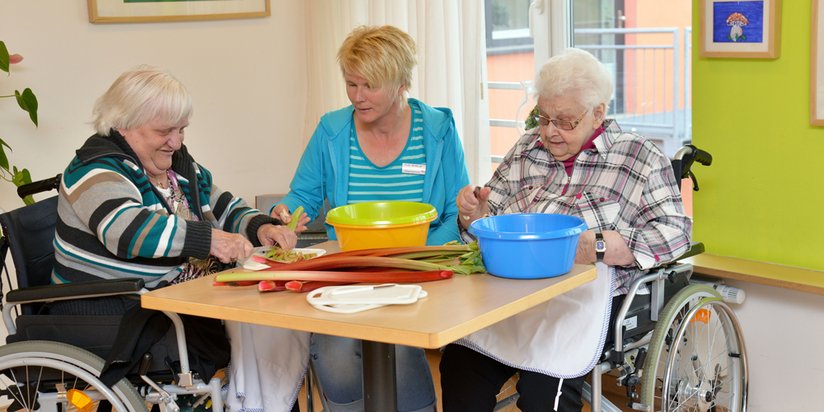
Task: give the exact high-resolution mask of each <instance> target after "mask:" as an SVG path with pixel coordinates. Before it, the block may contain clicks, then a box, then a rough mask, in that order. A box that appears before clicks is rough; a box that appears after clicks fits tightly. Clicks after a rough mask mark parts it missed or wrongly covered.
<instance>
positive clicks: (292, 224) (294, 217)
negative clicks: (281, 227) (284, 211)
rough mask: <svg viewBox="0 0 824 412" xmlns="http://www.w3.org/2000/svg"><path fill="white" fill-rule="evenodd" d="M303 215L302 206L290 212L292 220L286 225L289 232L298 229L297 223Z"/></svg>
mask: <svg viewBox="0 0 824 412" xmlns="http://www.w3.org/2000/svg"><path fill="white" fill-rule="evenodd" d="M301 215H303V206H298V207H296V208H295V211H294V212H292V220H290V221H289V223H287V224H286V227H288V228H289V229H290V230H295V229H296V228H297V227H298V222H299V221H300V216H301Z"/></svg>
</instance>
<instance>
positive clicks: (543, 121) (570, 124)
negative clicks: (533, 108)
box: [533, 109, 589, 131]
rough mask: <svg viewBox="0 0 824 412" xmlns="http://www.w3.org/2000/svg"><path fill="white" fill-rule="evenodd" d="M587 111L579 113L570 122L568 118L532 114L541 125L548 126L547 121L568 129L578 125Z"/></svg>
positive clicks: (562, 128)
mask: <svg viewBox="0 0 824 412" xmlns="http://www.w3.org/2000/svg"><path fill="white" fill-rule="evenodd" d="M587 112H589V109H587V110H585V111H584V112H583V113H581V115H580V116H578V119H577V120H573V121H571V122H570V121H569V120H559V119H550V118H549V117H546V116H544V115H542V114H536V115H535V116H533V118H534V119H535V121H536V122H538V124H540V125H541V126H544V127H546V126H549V123H552V124H553V125H554V126H555V127H557V128H559V129H561V130H566V131H569V130H572V129H575V128H576V127H578V124H580V123H581V119H583V118H584V116H586V114H587Z"/></svg>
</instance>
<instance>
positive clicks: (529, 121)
mask: <svg viewBox="0 0 824 412" xmlns="http://www.w3.org/2000/svg"><path fill="white" fill-rule="evenodd" d="M538 114H540V112H539V111H538V105H537V104H536V105H535V107H533V108H532V111H531V112H529V114H528V115H527V117H526V122H524V123H525V124H524V128H525V129H526V130H530V129H532V128H535V127H538V122H537V121H535V116H537V115H538Z"/></svg>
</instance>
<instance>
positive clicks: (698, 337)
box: [496, 145, 748, 412]
mask: <svg viewBox="0 0 824 412" xmlns="http://www.w3.org/2000/svg"><path fill="white" fill-rule="evenodd" d="M696 161H697V162H698V163H700V164H702V165H707V166H708V165H710V164H711V163H712V156H710V154H709V153H707V152H705V151H702V150H701V149H698V148H696V147H695V146H692V145H686V146H684V147H682V148H681V149H680V150H678V152H677V153H676V154H675V156H674V157H673V159H672V166H673V171H674V172H675V176H677V177H678V178H679V179H678V180H679V181H680V179H686V178H689V179H691V181H692V186H693V190H698V182H697V179H696V177H695V175H694V174H693V172H692V170H691V167H692V165H693V164H694V162H696ZM703 251H704V246H703V244H701V243H693V244H692V245H691V248H690V250H689V251H687V253H686V254H685V255H683V256H681V257H680V258H679V260H678V261H676V262H674V263H671V264H669V265H666V266H663V267H660V268H657V269H655V270H652V271H650V272H647V273H646V274H644V275H642V276H641V277H639V278H638V279H636V280H634V281H633V283H632V284H631V286H630V288H629V292H628V293H627V294H626V295H625V297H624V298H623V300H622V302H621V303H620V305H619V306H617V307H615V306H613V310H612V314H611V316H610V325H611V329H610V330H609V332H608V335H607V339H606V343H605V345H604V351H603V353H602V356H601V358H600V361H599V362H598V363H597V364H596V365H595V368H594V369H593V370H592V372H591V373H590V379H589V382H585V383H584V388H583V398H584V400H585V401H586V402H588V403H589V404H590V406H591V411H592V412H601V411H607V412H620V411H622V409H621V408H619V407H618V406H616V405H615V404H614V403H612V402H610V401H609V400H608V399H607V398H606V397H605V396H604V395H603V393H602V390H603V386H602V378H603V375H604V374H610V375H612V376H614V377H615V381H616V383H617V385H619V386H622V387H624V388H625V389H626V395H627V399H628V405H627V406H628V407H630V408H632V409H633V410H640V411H655V412H658V411H664V412H666V411H702V412H718V411H733V412H738V411H746V409H747V390H748V371H747V353H746V347H745V344H744V337H743V334H742V332H741V326H740V324H739V322H738V320H737V318H736V316H735V314H734V313H733V311H732V309H731V308H730V307H729V305H728V304H727V303H726V302H725V301H724V300H723V299H722V297H721V295H720V294H719V293H718V291H716V290H715V289H714V288H713V287H712V286H711V285H709V284H707V283H697V282H690V280H691V278H692V274H693V271H692V265H691V264H689V263H684V262H681V261H680V260H681V259H685V258H687V257H690V256H694V255H697V254H699V253H702V252H703ZM613 302H614V303H615V302H616V300H613ZM509 392H511V390H507V391H506V394H504V395H499V399H500V400H499V402H498V405H497V407H496V411H503V410H506V409H507V408H509V407H510V406H511V405H512V403H514V402H515V401H516V400H517V393H516V394H514V395H510V394H509Z"/></svg>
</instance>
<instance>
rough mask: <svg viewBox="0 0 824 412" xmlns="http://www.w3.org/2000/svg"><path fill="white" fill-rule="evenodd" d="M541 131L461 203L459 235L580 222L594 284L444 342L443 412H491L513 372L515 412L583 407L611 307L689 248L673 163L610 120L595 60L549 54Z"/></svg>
mask: <svg viewBox="0 0 824 412" xmlns="http://www.w3.org/2000/svg"><path fill="white" fill-rule="evenodd" d="M535 89H536V92H537V108H538V114H537V116H536V118H535V119H534V120H536V121H537V123H538V127H536V128H534V129H531V130H528V131H527V132H526V134H524V136H523V137H521V138H520V140H518V142H517V143H516V144H515V146H514V147H513V148H512V149H511V150H510V151H509V153H508V154H507V155H506V157H505V158H504V160H503V162H502V163H501V165H500V166H499V167H498V169H497V170H496V171H495V174H494V176H493V177H492V180H490V181H489V182H488V183H487V184H486V185H485V187H483V188H481V189H480V190H478V189H476V188H473V187H471V186H467V187H464V188H463V189H462V190H461V191H460V193H459V194H458V197H457V199H456V203H457V205H458V210H459V217H458V221H459V225H460V227H461V228H462V236H464V238H465V239H466V240H469V239H470V238H471V236H470V235H469V234H468V233H467V232H466V229H467V228H468V227H469V225H470V223H472V222H473V221H474V220H476V219H479V218H481V217H483V216H487V215H499V214H506V213H562V214H570V215H575V216H578V217H581V218H582V219H584V220H585V221H586V223H587V225H588V226H589V230H587V231H585V232H584V233H582V234H581V236H580V237H579V240H578V247H577V251H576V256H575V261H576V263H584V264H592V263H596V268H597V269H598V276H597V279H596V280H595V281H593V282H591V283H589V284H586V285H584V286H582V287H580V288H577V289H575V290H572V291H570V292H567V293H566V294H564V295H562V296H559V297H558V298H555V299H552V300H551V301H549V302H547V303H545V304H542V305H539V306H537V307H535V308H533V309H530V310H528V311H526V312H524V313H522V314H519V315H516V316H514V317H512V318H509V319H507V320H504V321H502V322H499V323H497V324H495V325H492V326H490V327H488V328H486V329H483V330H481V331H479V332H477V333H474V334H472V335H470V336H468V337H466V338H464V339H462V340H459V341H458V342H456V343H455V344H451V345H448V346H447V347H446V348H445V350H444V353H443V358H442V360H441V364H440V370H441V386H442V392H443V405H444V411H446V412H451V411H473V412H474V411H492V410H493V408H494V405H495V402H496V399H495V395H496V394H497V393H498V391H499V390H500V388H501V386H502V385H503V384H504V383H505V382H506V381H507V380H508V379H509V378H510V377H511V376H512V375H513V374H515V373H516V372H517V373H518V374H519V380H518V383H517V390H518V392H519V394H520V397H519V400H518V404H517V405H518V407H519V408H520V410H522V411H548V410H555V411H580V410H581V408H582V401H581V387H582V384H583V379H584V378H583V376H584V375H586V374H587V373H589V372H590V371H591V370H592V368H593V367H594V365H595V363H596V361H597V360H598V358H599V355H600V353H601V352H602V348H603V345H604V341H605V337H606V335H607V331H608V325H609V319H610V311H611V307H613V306H615V305H619V304H620V302H621V301H622V295H623V294H624V293H626V292H627V287H628V285H629V283H630V281H631V280H633V278H634V277H636V276H637V275H638V274H639V273H641V272H642V271H644V270H647V269H650V268H653V267H656V266H659V265H661V264H664V263H667V262H670V261H673V260H675V259H676V258H677V257H678V256H680V255H681V254H683V253H684V252H686V251H687V250H688V248H689V233H690V225H691V223H690V219H689V218H688V217H687V216H686V215H685V214H684V208H683V205H682V203H681V197H680V190H679V182H677V181H676V179H675V176H674V174H673V172H672V168H671V165H670V161H669V159H668V158H667V157H666V156H664V154H663V153H662V152H661V151H660V150H659V149H658V148H657V147H656V146H655V144H653V143H652V142H651V141H649V140H647V139H644V138H643V137H641V136H638V135H636V134H633V133H627V132H624V131H622V130H621V128H620V127H619V126H618V124H617V123H616V122H615V120H612V119H607V118H606V114H607V107H608V105H609V102H610V100H611V98H612V91H613V85H612V76H611V75H610V73H609V72H608V71H607V69H606V68H605V66H604V65H603V64H601V63H600V62H599V61H598V60H597V59H596V58H595V57H594V56H592V55H591V54H590V53H588V52H585V51H582V50H578V49H569V50H566V51H565V52H563V53H561V54H559V55H557V56H555V57H552V58H551V59H549V61H547V63H546V64H544V65H543V67H542V68H541V70H540V71H539V72H538V75H537V79H536V81H535Z"/></svg>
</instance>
